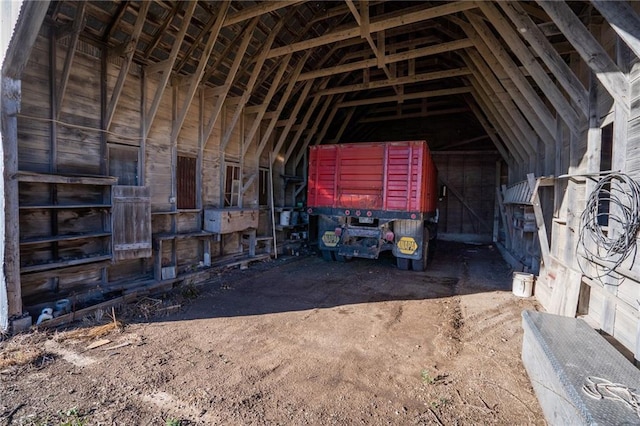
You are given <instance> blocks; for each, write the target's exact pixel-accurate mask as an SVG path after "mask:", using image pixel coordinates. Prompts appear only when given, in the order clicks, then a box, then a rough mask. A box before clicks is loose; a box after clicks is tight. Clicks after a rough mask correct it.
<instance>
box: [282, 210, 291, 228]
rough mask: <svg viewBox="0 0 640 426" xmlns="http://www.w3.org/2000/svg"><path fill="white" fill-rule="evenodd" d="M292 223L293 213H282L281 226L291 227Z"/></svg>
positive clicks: (285, 211)
mask: <svg viewBox="0 0 640 426" xmlns="http://www.w3.org/2000/svg"><path fill="white" fill-rule="evenodd" d="M290 223H291V211H289V210H283V211H282V213H280V225H282V226H289V224H290Z"/></svg>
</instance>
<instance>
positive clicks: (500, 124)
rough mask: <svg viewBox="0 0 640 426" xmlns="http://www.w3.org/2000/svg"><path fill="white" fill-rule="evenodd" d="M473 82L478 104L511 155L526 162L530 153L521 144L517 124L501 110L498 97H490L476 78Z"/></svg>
mask: <svg viewBox="0 0 640 426" xmlns="http://www.w3.org/2000/svg"><path fill="white" fill-rule="evenodd" d="M471 83H472V85H473V86H474V90H473V92H472V95H473V98H474V99H475V100H476V102H477V103H478V105H480V107H481V108H482V110H483V111H484V112H485V113H486V114H487V117H489V120H490V121H491V123H492V124H493V127H494V128H495V129H496V131H497V132H498V133H499V134H500V137H501V138H502V141H503V142H504V143H505V145H506V146H507V148H508V149H509V152H510V153H511V155H512V156H513V157H514V158H515V159H516V161H517V162H518V163H524V161H526V160H527V159H528V158H529V157H530V155H529V154H528V153H527V152H526V151H525V150H524V148H523V147H522V145H520V143H519V140H518V137H517V136H516V135H515V133H514V130H517V128H516V127H515V125H509V121H508V120H509V118H508V117H507V115H506V114H505V112H504V110H503V111H502V112H501V111H500V110H499V109H503V107H502V106H501V105H499V102H498V101H497V100H496V99H493V100H492V99H490V97H489V96H488V95H487V93H486V92H485V91H484V89H483V88H482V87H481V86H480V85H479V84H478V83H477V81H476V79H475V78H473V79H471Z"/></svg>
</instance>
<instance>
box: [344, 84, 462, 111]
mask: <svg viewBox="0 0 640 426" xmlns="http://www.w3.org/2000/svg"><path fill="white" fill-rule="evenodd" d="M470 91H471V88H470V87H466V86H464V87H453V88H450V89H437V90H427V91H424V92H417V93H405V94H403V95H400V96H398V95H394V96H383V97H378V98H367V99H359V100H353V101H344V102H341V103H339V104H337V105H336V107H337V108H349V107H352V106H361V105H375V104H383V103H388V102H400V100H401V99H400V98H402V100H403V101H405V100H411V99H427V98H437V97H440V96H452V95H460V94H463V93H469V92H470Z"/></svg>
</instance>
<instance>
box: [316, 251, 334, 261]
mask: <svg viewBox="0 0 640 426" xmlns="http://www.w3.org/2000/svg"><path fill="white" fill-rule="evenodd" d="M320 253H322V258H323V259H324V260H326V261H327V262H333V261H334V260H336V259H335V257H334V254H333V253H334V252H333V251H332V250H320Z"/></svg>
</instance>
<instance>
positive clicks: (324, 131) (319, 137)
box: [293, 95, 344, 170]
mask: <svg viewBox="0 0 640 426" xmlns="http://www.w3.org/2000/svg"><path fill="white" fill-rule="evenodd" d="M333 97H334V95H330V96H328V97H327V104H326V106H327V107H329V106H331V103H332V99H333ZM343 97H344V95H340V96H339V97H338V101H337V102H336V103H339V102H340V101H341V100H342V98H343ZM337 112H338V108H333V109H332V110H331V111H330V112H329V115H328V116H327V119H326V120H325V121H324V125H323V126H322V129H321V130H320V133H318V134H315V132H313V133H312V134H310V135H309V140H307V141H305V144H304V146H303V149H301V150H300V151H298V154H297V155H296V158H295V161H294V164H293V168H294V170H295V169H297V168H298V164H300V161H302V158H303V157H304V154H305V152H306V150H307V147H308V146H309V143H310V142H311V139H313V138H315V141H314V143H313V144H314V145H318V144H319V143H321V142H322V139H324V136H325V135H326V134H327V130H329V126H330V125H331V123H332V122H333V118H334V117H335V116H336V113H337ZM321 116H322V114H321Z"/></svg>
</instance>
